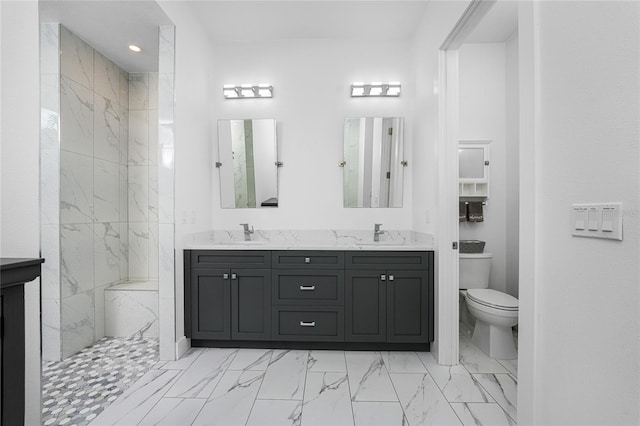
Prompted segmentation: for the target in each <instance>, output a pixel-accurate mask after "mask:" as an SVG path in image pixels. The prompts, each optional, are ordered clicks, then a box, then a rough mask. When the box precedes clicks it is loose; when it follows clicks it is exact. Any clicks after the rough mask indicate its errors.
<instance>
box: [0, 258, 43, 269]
mask: <svg viewBox="0 0 640 426" xmlns="http://www.w3.org/2000/svg"><path fill="white" fill-rule="evenodd" d="M41 263H44V259H41V258H33V257H1V258H0V270H2V271H6V270H10V269H16V268H24V267H26V266H35V265H40V264H41Z"/></svg>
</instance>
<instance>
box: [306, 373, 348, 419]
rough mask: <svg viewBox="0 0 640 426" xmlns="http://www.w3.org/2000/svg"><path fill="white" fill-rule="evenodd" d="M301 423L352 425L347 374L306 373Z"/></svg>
mask: <svg viewBox="0 0 640 426" xmlns="http://www.w3.org/2000/svg"><path fill="white" fill-rule="evenodd" d="M302 423H303V424H305V425H319V426H321V425H327V424H330V425H336V426H337V425H353V412H352V410H351V397H350V395H349V379H348V377H347V373H327V372H322V373H321V372H310V373H307V381H306V384H305V389H304V403H303V406H302Z"/></svg>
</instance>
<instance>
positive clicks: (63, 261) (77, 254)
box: [60, 224, 94, 298]
mask: <svg viewBox="0 0 640 426" xmlns="http://www.w3.org/2000/svg"><path fill="white" fill-rule="evenodd" d="M93 250H94V245H93V225H85V224H78V225H62V226H61V229H60V278H61V281H60V287H61V297H62V298H65V297H69V296H72V295H75V294H78V293H81V292H84V291H87V290H92V289H93V275H94V265H93V257H94V256H93Z"/></svg>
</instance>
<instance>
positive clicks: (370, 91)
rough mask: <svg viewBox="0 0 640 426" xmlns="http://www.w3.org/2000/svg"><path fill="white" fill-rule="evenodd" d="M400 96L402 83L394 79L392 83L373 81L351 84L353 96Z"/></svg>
mask: <svg viewBox="0 0 640 426" xmlns="http://www.w3.org/2000/svg"><path fill="white" fill-rule="evenodd" d="M398 96H400V83H398V82H397V81H393V82H390V83H380V82H373V83H369V84H364V83H353V84H351V97H352V98H362V97H395V98H397V97H398Z"/></svg>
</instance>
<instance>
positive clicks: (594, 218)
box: [571, 203, 622, 241]
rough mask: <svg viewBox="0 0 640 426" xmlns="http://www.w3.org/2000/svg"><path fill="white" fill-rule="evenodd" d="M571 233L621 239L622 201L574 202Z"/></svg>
mask: <svg viewBox="0 0 640 426" xmlns="http://www.w3.org/2000/svg"><path fill="white" fill-rule="evenodd" d="M571 234H572V235H573V236H575V237H591V238H605V239H609V240H620V241H621V240H622V203H596V204H574V205H572V206H571Z"/></svg>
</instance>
